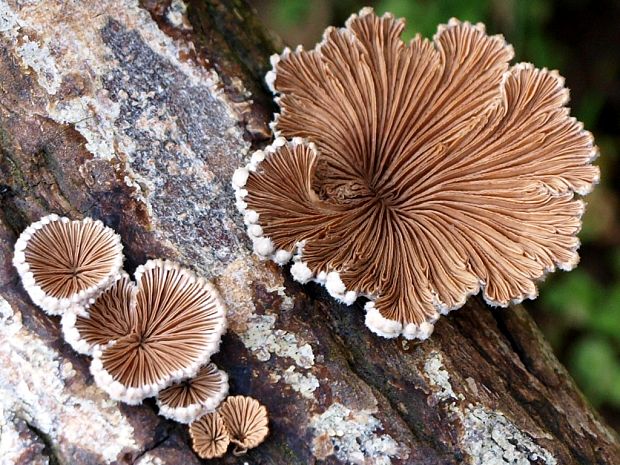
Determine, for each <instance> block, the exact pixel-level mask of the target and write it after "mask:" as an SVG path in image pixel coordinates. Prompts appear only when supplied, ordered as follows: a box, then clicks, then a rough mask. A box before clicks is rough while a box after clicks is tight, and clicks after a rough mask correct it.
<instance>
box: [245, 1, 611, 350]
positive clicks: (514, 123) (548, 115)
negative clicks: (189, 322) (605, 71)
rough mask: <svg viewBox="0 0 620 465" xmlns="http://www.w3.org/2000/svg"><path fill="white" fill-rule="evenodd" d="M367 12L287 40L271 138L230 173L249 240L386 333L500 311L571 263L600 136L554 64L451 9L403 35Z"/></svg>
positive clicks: (274, 79)
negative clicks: (300, 42) (440, 19)
mask: <svg viewBox="0 0 620 465" xmlns="http://www.w3.org/2000/svg"><path fill="white" fill-rule="evenodd" d="M403 27H404V22H403V21H402V20H396V19H394V18H393V17H392V16H391V15H388V14H386V15H384V16H383V17H378V16H376V15H375V14H374V12H373V11H372V10H371V9H363V10H362V11H361V12H360V14H359V15H353V16H352V17H351V18H350V19H349V21H347V24H346V27H345V28H343V29H334V28H330V29H328V30H327V31H326V33H325V36H324V40H323V42H322V43H321V44H319V45H318V46H317V47H316V48H315V49H314V50H310V51H305V50H303V49H301V48H298V49H297V50H296V51H290V50H285V52H284V53H283V54H282V55H281V56H280V57H276V58H275V59H274V60H273V62H274V70H273V72H272V73H270V75H269V76H268V81H269V82H270V83H271V85H272V86H273V88H274V91H275V92H276V93H277V94H278V97H277V101H278V103H279V105H280V110H281V111H280V114H279V115H277V116H276V120H275V122H274V129H275V131H276V134H278V135H280V136H284V137H287V138H295V137H298V138H302V139H294V141H293V142H286V141H285V140H284V139H280V138H279V139H276V141H275V142H274V144H273V145H272V146H270V147H269V148H268V149H267V150H266V151H264V152H263V151H261V152H258V153H256V154H255V155H254V156H253V157H252V160H251V162H250V164H249V165H248V166H246V167H245V168H241V169H240V170H238V171H237V172H236V173H235V176H234V178H233V184H234V186H235V188H236V192H237V206H238V208H239V209H240V210H241V211H242V212H243V213H244V215H245V222H246V224H247V225H248V234H249V235H250V237H251V238H252V239H253V242H254V249H255V251H256V252H257V253H258V254H259V255H261V256H263V257H270V258H272V259H273V260H275V261H277V262H279V263H283V262H286V261H287V260H288V259H289V258H290V257H291V255H292V254H295V253H296V256H295V258H294V261H295V263H294V265H293V267H292V269H291V271H292V273H293V276H294V277H295V278H296V279H298V280H299V281H302V282H303V281H307V280H309V279H316V280H318V281H320V282H322V283H324V284H325V285H326V287H327V290H328V291H329V292H330V293H331V294H332V295H333V296H334V297H336V298H338V299H340V300H342V301H345V302H347V303H351V302H352V301H353V300H355V298H356V296H357V294H363V295H366V296H368V297H370V299H371V301H370V302H369V303H368V304H367V305H366V309H367V317H366V324H367V325H368V327H369V328H370V329H371V330H372V331H374V332H375V333H377V334H380V335H382V336H385V337H394V336H398V335H399V334H403V335H404V336H405V337H407V338H415V337H417V338H425V337H428V335H429V334H430V333H431V331H432V329H433V323H434V322H435V320H436V319H437V318H438V317H439V313H445V312H447V311H450V310H452V309H456V308H459V307H460V306H462V305H463V304H464V303H465V300H466V299H467V297H468V296H469V295H471V294H475V293H477V292H478V291H479V290H480V289H482V290H483V296H484V298H485V299H486V300H487V301H488V302H489V303H491V304H493V305H500V306H506V305H508V304H509V303H511V302H518V301H520V300H522V299H524V298H534V297H535V296H536V294H537V290H536V286H535V281H536V280H538V279H540V278H541V277H542V276H543V275H544V274H545V273H547V272H549V271H552V270H554V269H555V268H556V267H559V268H562V269H570V268H572V267H574V266H575V264H576V263H577V261H578V255H577V252H576V250H577V248H578V246H579V241H578V239H577V237H576V234H577V232H578V231H579V229H580V226H581V221H580V218H581V215H582V213H583V210H584V204H583V202H582V201H581V200H577V199H575V198H574V196H575V195H574V194H575V193H578V194H586V193H588V192H589V191H590V190H591V189H592V186H593V184H594V183H596V182H597V180H598V175H599V172H598V168H597V167H595V166H592V165H591V164H590V163H591V161H592V159H593V158H594V157H595V155H596V154H597V150H596V147H595V146H594V145H593V139H592V135H591V134H590V133H589V132H587V131H584V129H583V126H582V125H581V123H579V122H577V121H576V120H575V119H574V118H571V117H569V110H568V109H567V108H566V107H565V106H564V105H565V104H566V102H567V100H568V91H567V90H566V89H565V88H564V81H563V79H562V78H561V77H560V76H559V75H558V74H557V73H556V72H555V71H547V70H546V69H543V70H539V69H536V68H534V67H533V66H532V65H530V64H518V65H515V66H512V67H509V65H508V62H509V60H510V59H511V58H512V56H513V51H512V48H511V47H510V46H509V45H507V44H506V43H505V41H504V39H503V37H501V36H488V35H487V34H486V33H485V30H484V27H483V26H482V25H471V24H469V23H462V22H459V21H456V20H451V21H450V22H449V24H448V25H445V26H441V27H440V28H439V31H438V32H437V34H436V36H435V38H434V40H433V41H428V40H426V39H423V38H421V37H419V36H417V37H416V38H415V39H413V40H412V41H411V42H410V43H408V44H405V43H404V42H403V41H402V40H401V39H400V35H401V33H402V30H403Z"/></svg>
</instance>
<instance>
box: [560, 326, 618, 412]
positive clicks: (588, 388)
mask: <svg viewBox="0 0 620 465" xmlns="http://www.w3.org/2000/svg"><path fill="white" fill-rule="evenodd" d="M569 367H570V369H571V372H572V374H573V376H574V377H575V380H576V381H577V384H579V386H580V387H581V389H582V390H583V391H584V393H585V394H586V395H587V396H588V398H589V399H590V401H591V402H592V403H593V404H594V405H600V404H602V403H603V402H616V401H617V400H620V399H618V397H619V396H618V395H617V391H618V389H619V388H620V385H619V384H618V381H619V380H620V366H619V363H618V358H617V356H616V353H615V351H614V349H613V347H612V346H611V344H610V343H609V341H607V339H605V338H602V337H596V336H590V337H586V338H584V339H581V340H579V341H578V342H577V344H575V346H574V347H573V349H572V351H571V354H570V358H569Z"/></svg>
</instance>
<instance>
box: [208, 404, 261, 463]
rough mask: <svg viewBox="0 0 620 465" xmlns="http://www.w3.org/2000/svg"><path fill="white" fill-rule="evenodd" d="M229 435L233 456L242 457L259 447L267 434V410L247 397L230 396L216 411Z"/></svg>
mask: <svg viewBox="0 0 620 465" xmlns="http://www.w3.org/2000/svg"><path fill="white" fill-rule="evenodd" d="M218 413H219V414H220V415H221V417H222V419H223V420H224V424H225V425H226V429H227V430H228V434H229V435H230V442H232V443H233V444H235V445H236V447H235V450H234V452H233V453H234V454H235V455H242V454H245V453H246V452H247V450H248V449H253V448H254V447H257V446H258V445H260V444H261V443H262V442H263V441H264V440H265V438H266V437H267V435H268V434H269V415H268V413H267V408H266V407H265V406H264V405H261V404H260V402H258V401H257V400H256V399H254V398H252V397H248V396H230V397H228V398H227V399H226V400H225V401H224V402H223V403H222V405H221V406H220V408H219V409H218Z"/></svg>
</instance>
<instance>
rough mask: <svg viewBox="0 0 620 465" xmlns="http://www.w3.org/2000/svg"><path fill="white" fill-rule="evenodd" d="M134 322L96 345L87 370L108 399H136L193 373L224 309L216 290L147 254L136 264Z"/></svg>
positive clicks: (210, 348) (211, 344) (222, 322)
mask: <svg viewBox="0 0 620 465" xmlns="http://www.w3.org/2000/svg"><path fill="white" fill-rule="evenodd" d="M135 276H136V282H137V287H138V289H137V291H136V293H135V294H134V295H135V305H132V308H135V315H134V316H133V318H134V319H135V324H134V327H133V329H132V331H131V332H130V333H129V334H128V335H126V336H123V337H120V338H118V339H117V340H116V341H114V342H113V343H111V344H110V345H109V346H107V347H105V348H102V349H95V350H94V351H93V352H94V353H93V362H92V364H91V372H92V373H93V376H94V378H95V381H96V382H97V384H98V385H99V386H101V387H102V388H103V389H104V390H105V391H107V392H108V394H110V396H111V397H112V398H113V399H116V400H121V401H124V402H127V403H129V404H136V403H140V402H141V401H142V400H143V399H144V398H146V397H151V396H153V395H155V394H157V393H158V392H159V391H160V390H161V389H163V388H165V387H167V386H169V385H170V384H171V383H173V382H175V381H178V380H180V379H184V378H189V377H192V376H194V375H195V374H196V372H197V371H198V369H199V368H200V366H201V365H203V364H205V363H207V362H208V360H209V358H210V356H211V355H212V354H213V353H214V352H216V351H217V350H218V348H219V344H220V339H221V336H222V334H223V333H224V331H225V329H226V311H225V308H224V305H223V304H222V303H221V301H220V299H219V297H218V294H217V291H216V290H215V288H214V287H213V286H212V285H211V284H210V283H209V282H207V281H205V280H204V279H201V278H197V277H196V276H195V275H194V274H193V273H192V272H190V271H189V270H187V269H184V268H182V267H180V266H179V265H177V264H175V263H172V262H169V261H162V260H150V261H148V262H147V263H146V264H144V265H142V266H140V267H138V269H137V270H136V274H135Z"/></svg>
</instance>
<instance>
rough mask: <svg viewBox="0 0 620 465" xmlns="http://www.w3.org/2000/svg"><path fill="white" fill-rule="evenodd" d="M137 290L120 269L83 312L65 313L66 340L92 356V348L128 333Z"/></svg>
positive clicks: (63, 319) (133, 319)
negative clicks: (120, 274) (111, 282)
mask: <svg viewBox="0 0 620 465" xmlns="http://www.w3.org/2000/svg"><path fill="white" fill-rule="evenodd" d="M136 291H137V289H136V286H135V285H134V283H133V282H132V281H131V279H130V278H129V275H127V273H125V272H123V274H122V276H121V277H120V279H118V280H117V281H116V282H115V283H114V284H112V286H110V287H109V288H108V289H106V290H105V291H103V292H102V293H101V294H99V296H98V297H97V298H96V299H95V300H94V302H93V303H92V304H90V305H89V306H87V307H86V314H85V315H78V314H76V313H74V312H65V314H64V315H63V316H62V320H61V322H62V332H63V335H64V337H65V341H67V342H68V343H69V344H70V345H71V347H73V349H74V350H75V351H76V352H79V353H81V354H86V355H91V354H92V350H93V348H94V347H105V346H107V345H108V344H109V343H111V342H112V341H116V340H117V339H120V338H122V337H124V336H127V335H128V334H129V333H131V331H132V330H133V328H134V327H135V325H136V311H135V305H136V299H135V296H134V294H135V293H136Z"/></svg>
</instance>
